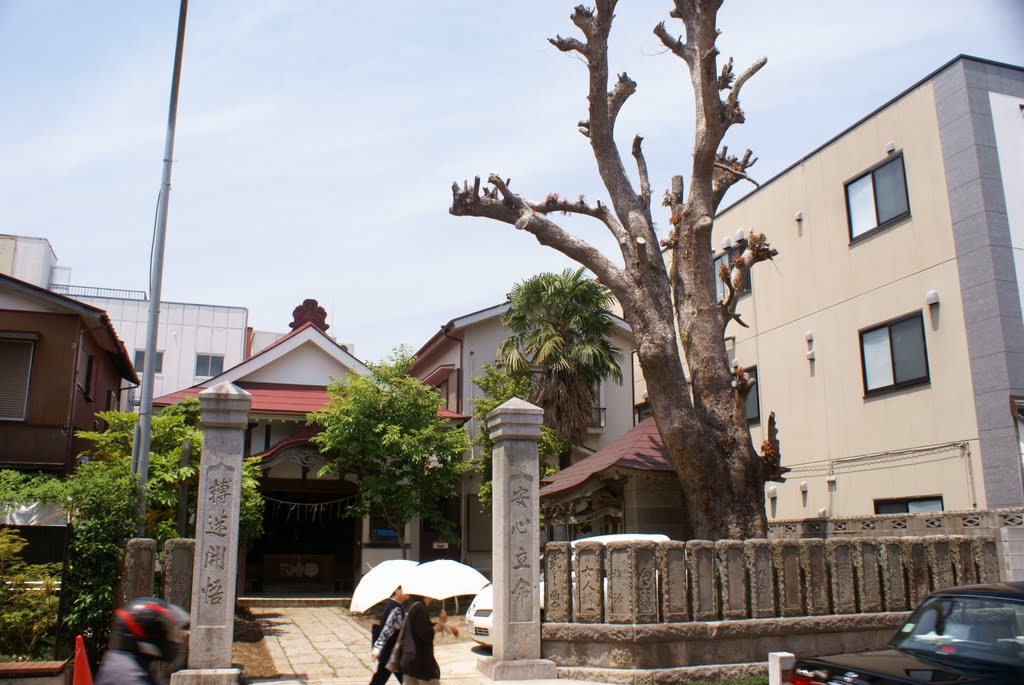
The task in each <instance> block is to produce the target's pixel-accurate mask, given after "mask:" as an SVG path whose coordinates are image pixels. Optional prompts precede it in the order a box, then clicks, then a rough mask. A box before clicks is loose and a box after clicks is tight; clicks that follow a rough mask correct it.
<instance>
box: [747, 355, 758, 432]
mask: <svg viewBox="0 0 1024 685" xmlns="http://www.w3.org/2000/svg"><path fill="white" fill-rule="evenodd" d="M746 372H747V373H748V374H750V377H751V378H752V379H753V380H754V381H755V382H754V387H752V388H751V389H750V392H749V393H747V423H760V422H761V398H760V397H759V395H760V392H759V391H758V388H759V387H760V384H759V383H757V367H756V366H751V367H750V368H749V369H746Z"/></svg>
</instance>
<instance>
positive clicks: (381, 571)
mask: <svg viewBox="0 0 1024 685" xmlns="http://www.w3.org/2000/svg"><path fill="white" fill-rule="evenodd" d="M418 563H419V562H416V561H411V560H408V559H389V560H387V561H382V562H380V563H379V564H377V565H376V566H374V567H373V568H371V569H370V571H369V572H368V573H367V574H366V575H365V576H363V577H362V578H361V579H360V581H359V585H357V586H356V591H355V592H353V593H352V604H351V605H349V610H350V611H358V612H363V611H366V610H367V609H369V608H370V607H372V606H373V605H374V604H377V603H379V602H383V601H384V600H385V599H387V598H388V597H390V596H391V593H393V592H394V591H395V588H397V587H398V586H399V585H403V583H402V581H403V580H405V578H406V576H407V575H408V574H409V571H411V570H412V569H413V568H415V567H416V566H417V565H418Z"/></svg>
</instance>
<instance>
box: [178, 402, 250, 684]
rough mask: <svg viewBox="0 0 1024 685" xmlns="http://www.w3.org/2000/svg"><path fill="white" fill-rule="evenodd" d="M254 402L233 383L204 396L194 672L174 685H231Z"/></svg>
mask: <svg viewBox="0 0 1024 685" xmlns="http://www.w3.org/2000/svg"><path fill="white" fill-rule="evenodd" d="M251 403H252V398H251V396H250V395H249V393H247V392H246V391H245V390H242V389H241V388H239V387H238V386H236V385H233V384H231V383H221V384H219V385H216V386H214V387H212V388H209V389H208V390H204V391H202V392H201V393H199V410H200V422H201V424H202V427H203V457H202V460H201V461H200V465H199V490H198V493H197V501H198V504H197V511H196V544H195V559H194V561H193V566H192V579H193V582H192V624H191V630H190V633H189V653H188V669H189V670H186V671H179V672H177V673H175V674H174V675H173V676H172V683H173V685H186V683H187V684H189V685H191V683H203V685H222V684H223V685H227V684H229V683H235V682H237V681H238V675H239V671H238V670H237V669H232V668H231V639H232V635H233V631H234V613H235V612H234V609H235V571H236V568H237V565H238V506H239V499H240V497H241V491H242V460H243V459H244V452H245V428H246V425H248V422H249V406H250V405H251Z"/></svg>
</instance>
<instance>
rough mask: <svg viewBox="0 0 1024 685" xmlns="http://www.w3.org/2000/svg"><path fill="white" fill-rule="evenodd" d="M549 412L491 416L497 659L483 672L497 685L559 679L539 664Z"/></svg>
mask: <svg viewBox="0 0 1024 685" xmlns="http://www.w3.org/2000/svg"><path fill="white" fill-rule="evenodd" d="M543 419H544V410H542V409H541V408H540V407H535V406H534V405H532V404H530V403H528V402H524V401H523V400H520V399H518V398H513V399H511V400H509V401H508V402H505V403H504V404H502V405H501V406H500V407H498V408H497V409H494V410H493V411H492V412H490V413H489V414H488V415H487V422H488V427H489V428H490V436H491V440H492V441H493V442H494V452H493V458H492V462H493V473H494V490H493V494H492V496H491V502H492V516H493V518H492V523H491V526H492V531H493V540H494V548H493V552H492V555H493V556H492V561H493V568H494V620H493V628H492V634H493V636H494V656H493V657H485V658H483V659H481V660H480V662H479V664H478V667H479V669H480V670H481V671H482V672H483V673H484V674H486V675H488V676H490V677H491V678H492V679H493V680H532V679H537V678H555V677H556V670H555V664H554V662H552V661H548V660H546V659H541V658H540V594H539V582H540V544H539V533H540V498H539V496H538V492H539V490H540V487H539V464H538V452H537V439H538V438H539V437H540V425H541V422H542V421H543Z"/></svg>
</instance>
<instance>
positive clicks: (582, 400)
mask: <svg viewBox="0 0 1024 685" xmlns="http://www.w3.org/2000/svg"><path fill="white" fill-rule="evenodd" d="M613 300H614V297H613V296H612V294H611V292H610V291H609V290H608V289H607V288H605V287H604V286H603V285H601V284H600V283H598V282H597V281H596V280H594V279H593V278H589V277H588V276H587V275H586V273H585V272H584V270H583V269H576V270H575V271H574V270H572V269H566V270H565V271H563V272H562V273H560V274H553V273H543V274H538V275H536V276H534V277H532V278H529V279H527V280H525V281H523V282H522V283H517V284H516V285H515V286H514V287H513V288H512V292H510V293H509V295H508V302H509V305H510V307H509V310H508V311H507V312H505V314H504V315H502V318H501V320H502V323H503V324H504V325H505V326H506V327H507V328H508V329H509V331H511V335H510V336H509V337H508V338H507V339H506V340H505V341H504V342H502V344H501V346H500V347H499V348H498V356H499V358H500V359H501V361H502V362H503V363H504V365H505V367H506V368H508V369H509V370H510V371H513V372H527V371H528V372H530V373H531V375H532V377H533V379H534V381H533V387H532V392H531V398H530V399H532V401H533V402H535V403H536V404H538V405H540V406H541V407H542V408H543V409H544V424H545V425H547V426H550V427H551V428H553V429H554V430H555V433H556V435H557V436H558V437H559V438H561V439H562V440H564V441H565V442H566V443H567V444H568V445H569V446H580V445H582V444H583V443H584V440H585V439H586V436H587V429H588V428H589V427H590V426H592V425H593V423H594V407H595V406H596V405H597V392H598V388H599V387H600V384H601V382H602V381H604V380H606V379H608V378H610V379H612V380H614V381H615V382H616V383H622V369H621V367H620V364H621V362H622V353H621V352H620V351H619V350H618V349H617V348H616V347H615V346H614V345H613V344H612V341H611V338H612V335H613V334H614V332H615V322H614V320H613V319H612V315H611V310H610V307H611V304H612V302H613ZM570 448H571V447H570ZM569 452H570V449H565V450H564V451H563V452H562V453H561V454H560V455H559V457H560V459H559V461H560V466H561V467H562V468H564V467H566V466H568V465H569Z"/></svg>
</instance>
